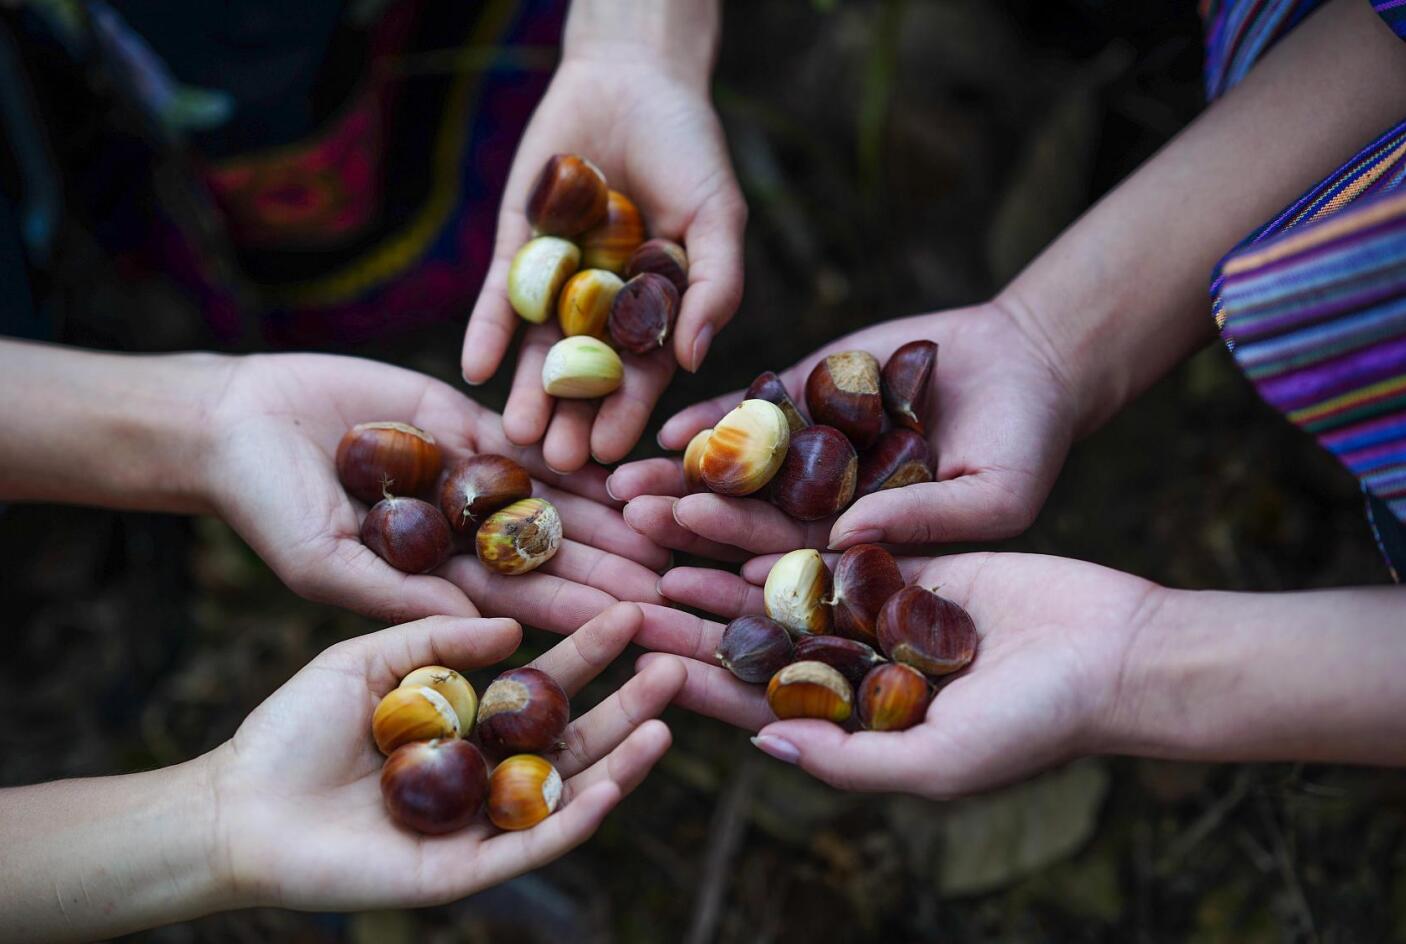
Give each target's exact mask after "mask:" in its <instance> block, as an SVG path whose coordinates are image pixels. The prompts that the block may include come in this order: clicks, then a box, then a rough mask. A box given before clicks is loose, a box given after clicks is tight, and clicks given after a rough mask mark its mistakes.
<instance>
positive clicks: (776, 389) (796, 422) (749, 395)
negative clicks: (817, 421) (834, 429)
mask: <svg viewBox="0 0 1406 944" xmlns="http://www.w3.org/2000/svg"><path fill="white" fill-rule="evenodd" d="M742 399H744V400H765V401H767V402H768V403H775V404H776V405H777V406H779V407H781V412H782V413H785V414H786V423H787V425H789V426H790V427H791V432H792V433H797V432H800V431H801V430H803V429H805V428H806V427H807V426H809V425H810V423H809V422H807V420H806V418H805V417H804V416H802V415H801V411H800V408H799V407H797V406H796V401H794V400H792V399H791V395H790V394H789V393H787V392H786V385H785V384H784V383H782V382H781V378H780V377H778V376H776V372H775V371H771V370H768V371H766V372H764V373H761V374H758V375H757V379H756V380H754V381H752V386H750V387H748V388H747V392H746V393H745V394H743V396H742Z"/></svg>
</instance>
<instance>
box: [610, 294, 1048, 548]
mask: <svg viewBox="0 0 1406 944" xmlns="http://www.w3.org/2000/svg"><path fill="white" fill-rule="evenodd" d="M919 338H925V339H928V340H931V341H936V342H937V344H938V356H937V368H936V371H935V372H934V375H933V388H934V389H933V391H932V393H931V395H930V396H929V403H928V411H927V414H926V416H925V417H924V419H925V422H926V427H927V438H928V444H929V446H930V449H931V455H932V456H933V458H934V460H935V463H936V471H937V476H936V481H934V482H930V483H926V484H920V485H910V486H907V487H904V488H896V489H891V490H887V491H880V492H876V493H874V494H872V495H867V496H864V497H862V498H859V499H858V500H857V501H855V502H854V504H853V505H851V506H850V508H849V509H847V510H846V511H844V512H842V513H841V514H840V515H839V516H838V517H837V518H833V519H827V520H824V521H817V522H811V523H806V522H801V521H797V520H795V519H793V518H790V517H789V516H787V515H786V514H784V513H783V512H781V511H780V510H779V509H777V508H775V507H774V506H772V505H771V504H769V503H767V502H766V501H764V500H761V499H759V498H741V499H738V498H727V497H724V496H721V495H713V494H707V493H704V494H697V495H687V494H686V487H685V485H684V481H683V472H682V467H681V465H680V463H679V462H678V461H677V460H674V459H647V460H644V461H642V462H635V463H630V464H628V465H625V466H621V467H620V468H619V469H617V470H616V471H615V472H614V474H612V475H611V477H610V481H609V487H610V493H611V495H612V496H614V497H615V498H617V499H621V500H624V501H628V502H629V504H628V505H627V506H626V508H625V519H626V520H627V521H628V522H629V523H630V525H631V526H632V527H634V528H636V529H637V530H638V531H639V532H640V533H641V534H643V535H645V536H646V537H648V538H650V539H651V540H653V541H654V542H656V543H658V544H662V545H664V546H666V547H673V548H675V549H678V550H683V551H688V552H691V553H698V554H702V555H705V556H709V557H715V558H720V559H738V558H739V557H745V556H747V555H750V554H767V553H775V552H781V551H789V550H792V549H794V548H797V547H816V548H825V547H830V548H834V549H837V550H838V549H843V548H846V547H850V546H852V545H855V544H861V543H865V542H879V543H887V544H897V545H914V546H924V545H934V544H941V543H947V542H952V541H972V540H988V539H994V538H1002V537H1009V536H1011V535H1013V534H1017V533H1019V532H1020V531H1022V530H1024V529H1025V528H1026V527H1028V526H1029V525H1030V523H1031V522H1032V521H1033V520H1034V519H1035V515H1036V514H1037V513H1038V512H1039V510H1040V507H1041V506H1042V505H1043V504H1044V501H1045V498H1046V496H1047V495H1048V494H1049V490H1050V487H1051V486H1052V485H1053V484H1054V480H1055V477H1056V476H1057V475H1058V473H1059V469H1060V466H1061V465H1062V464H1063V462H1064V458H1065V456H1066V454H1067V453H1068V451H1069V445H1070V442H1071V441H1072V438H1073V433H1074V426H1075V404H1074V402H1073V400H1072V398H1071V397H1070V396H1069V395H1068V384H1067V382H1066V381H1065V380H1064V379H1063V376H1062V374H1061V372H1060V371H1059V370H1058V369H1057V367H1056V366H1055V365H1053V364H1052V363H1051V361H1050V358H1049V357H1048V356H1047V355H1045V354H1044V353H1043V347H1042V345H1041V344H1039V343H1038V342H1037V341H1036V340H1035V339H1033V338H1032V337H1030V336H1029V335H1028V334H1027V332H1026V331H1025V329H1023V328H1022V327H1021V322H1020V321H1018V320H1017V319H1016V318H1015V317H1014V316H1013V315H1012V314H1010V313H1009V312H1008V311H1007V309H1006V308H1005V307H1003V306H1002V305H1001V304H998V303H991V304H987V305H981V306H977V307H974V308H963V309H957V310H953V311H945V312H938V313H936V314H929V315H919V316H916V317H912V318H903V319H898V320H894V321H887V322H884V323H882V324H879V325H876V326H874V327H872V328H866V329H864V330H863V331H857V332H855V333H854V334H851V335H848V336H846V337H843V338H840V339H839V340H837V341H835V342H833V343H831V344H828V345H826V346H825V347H823V348H821V349H820V350H818V351H816V352H815V353H814V354H811V355H810V356H809V357H807V358H805V359H804V360H802V361H800V362H799V363H798V364H795V365H794V366H792V367H791V368H790V369H788V370H786V371H784V372H782V373H781V374H780V377H781V380H782V382H783V383H785V385H786V389H787V390H788V391H789V392H790V394H791V397H792V398H793V399H794V400H795V401H796V403H797V404H799V405H801V407H802V409H804V405H805V396H804V395H805V382H806V378H807V377H808V376H809V375H810V371H811V369H812V368H813V367H814V366H815V365H816V364H817V363H818V362H819V361H820V360H821V359H822V358H823V357H825V356H826V355H828V354H833V353H836V352H839V351H846V350H863V351H868V352H869V353H870V354H872V355H874V356H875V357H876V358H877V359H878V360H879V362H880V363H881V364H882V363H883V362H884V361H885V360H886V359H887V358H888V356H889V355H890V354H891V353H893V351H894V350H895V349H896V348H898V347H899V346H901V345H903V344H905V343H907V342H908V341H912V340H916V339H919ZM741 398H742V393H741V392H740V391H736V392H733V393H729V394H725V395H723V396H720V397H716V398H714V399H712V400H708V401H706V402H703V403H699V404H695V405H694V406H691V407H689V408H688V409H686V410H684V411H683V412H681V413H679V414H678V415H676V416H674V417H673V418H672V419H670V420H669V421H668V422H667V423H665V424H664V427H663V429H662V430H661V431H660V434H659V440H660V442H661V443H662V444H663V445H664V446H665V447H666V448H670V449H682V448H683V447H684V446H686V445H687V444H688V441H689V439H690V438H691V437H692V436H693V434H694V433H696V432H698V431H699V430H702V429H707V428H708V427H710V426H712V425H714V424H715V423H716V422H717V421H718V420H719V419H720V418H721V417H722V416H723V415H724V414H725V413H727V412H728V411H729V410H730V409H732V408H733V407H734V406H736V405H737V403H738V401H739V400H740V399H741ZM679 496H685V497H679Z"/></svg>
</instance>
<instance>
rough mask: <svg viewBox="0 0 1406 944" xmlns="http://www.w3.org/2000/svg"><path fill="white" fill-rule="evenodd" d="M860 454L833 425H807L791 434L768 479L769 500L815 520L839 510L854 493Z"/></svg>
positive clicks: (800, 516)
mask: <svg viewBox="0 0 1406 944" xmlns="http://www.w3.org/2000/svg"><path fill="white" fill-rule="evenodd" d="M858 474H859V456H857V455H856V454H855V452H854V447H853V446H851V445H850V444H849V440H848V439H846V438H845V434H844V433H842V432H840V431H839V430H838V429H835V427H833V426H807V427H806V428H805V429H802V430H801V431H799V432H793V433H792V434H791V446H790V448H789V449H787V450H786V458H785V459H782V460H781V468H780V469H779V470H777V473H776V476H775V477H774V478H773V479H772V480H771V500H772V503H773V504H775V505H776V507H777V508H780V509H781V510H782V511H784V512H786V514H788V515H790V516H791V517H792V518H799V519H800V520H801V521H818V520H820V519H821V518H828V517H830V516H831V515H835V514H839V512H840V510H841V509H842V508H844V507H845V506H846V505H848V504H849V502H850V499H851V498H853V497H854V483H855V479H856V478H857V476H858Z"/></svg>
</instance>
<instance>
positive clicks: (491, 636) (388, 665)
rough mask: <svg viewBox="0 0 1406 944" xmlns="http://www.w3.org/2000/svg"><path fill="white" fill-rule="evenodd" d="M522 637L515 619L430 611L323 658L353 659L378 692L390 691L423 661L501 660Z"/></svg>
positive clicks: (466, 665)
mask: <svg viewBox="0 0 1406 944" xmlns="http://www.w3.org/2000/svg"><path fill="white" fill-rule="evenodd" d="M521 642H522V627H521V626H519V625H518V624H517V623H516V622H515V621H513V620H510V619H465V618H463V617H454V616H431V617H428V618H427V619H422V620H416V621H415V622H413V623H405V624H404V625H401V626H392V627H391V628H390V629H383V630H381V631H380V632H378V633H370V634H368V635H366V636H359V637H357V638H356V639H349V640H347V641H346V642H341V643H338V644H337V645H335V646H333V647H332V648H331V649H329V650H327V652H326V653H324V655H323V658H328V659H332V660H344V659H345V660H349V661H350V662H351V663H352V664H353V665H355V666H357V667H358V668H359V669H360V670H361V671H364V672H365V673H366V684H367V686H368V687H369V688H370V689H371V690H372V691H375V692H388V691H390V690H391V689H393V688H395V687H396V686H397V685H399V684H400V680H401V679H402V678H404V677H405V676H406V675H409V674H410V672H411V671H413V670H415V669H418V668H419V667H420V666H423V665H443V666H448V667H449V668H451V669H463V670H467V669H474V668H478V667H479V666H484V665H491V664H493V663H494V662H501V661H502V660H503V659H506V658H507V657H508V656H510V655H512V654H513V652H514V650H516V649H517V647H518V644H519V643H521Z"/></svg>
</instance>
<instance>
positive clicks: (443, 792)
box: [381, 738, 488, 835]
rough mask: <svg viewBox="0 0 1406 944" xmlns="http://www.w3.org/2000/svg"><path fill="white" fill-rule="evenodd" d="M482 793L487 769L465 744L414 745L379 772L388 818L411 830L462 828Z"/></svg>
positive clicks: (480, 802)
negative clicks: (389, 816) (389, 815)
mask: <svg viewBox="0 0 1406 944" xmlns="http://www.w3.org/2000/svg"><path fill="white" fill-rule="evenodd" d="M487 793H488V765H487V764H486V763H485V762H484V760H483V755H482V754H481V753H479V750H478V748H476V747H474V746H473V745H472V744H470V743H469V742H468V741H464V740H461V739H458V738H454V739H452V740H435V741H414V742H412V743H410V744H404V745H401V746H400V747H398V748H396V749H395V751H393V752H392V753H391V756H390V757H388V758H387V759H386V765H385V766H384V767H382V768H381V797H382V799H384V800H385V802H386V809H387V810H388V811H389V812H390V814H391V816H392V818H394V819H395V820H396V822H398V823H400V824H401V825H403V826H407V827H409V828H410V829H413V830H415V831H416V832H422V833H429V834H431V835H437V834H439V833H448V832H453V831H454V830H456V829H463V828H464V827H465V826H467V825H469V823H471V822H473V821H474V817H476V816H478V811H479V810H480V809H482V808H483V801H484V798H485V796H487Z"/></svg>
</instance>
